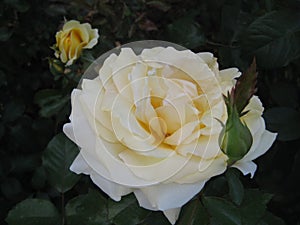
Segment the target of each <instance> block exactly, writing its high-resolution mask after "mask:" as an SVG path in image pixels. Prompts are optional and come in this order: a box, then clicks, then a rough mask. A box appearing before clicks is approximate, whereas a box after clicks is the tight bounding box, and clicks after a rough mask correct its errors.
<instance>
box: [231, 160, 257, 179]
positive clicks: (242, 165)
mask: <svg viewBox="0 0 300 225" xmlns="http://www.w3.org/2000/svg"><path fill="white" fill-rule="evenodd" d="M232 167H235V168H237V169H239V170H240V171H241V172H242V173H243V174H244V176H246V175H247V174H249V173H250V174H251V178H253V176H254V173H255V171H256V168H257V165H256V164H255V163H254V162H252V161H245V160H242V161H241V160H240V161H238V162H236V163H235V164H234V165H232Z"/></svg>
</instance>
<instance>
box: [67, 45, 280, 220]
mask: <svg viewBox="0 0 300 225" xmlns="http://www.w3.org/2000/svg"><path fill="white" fill-rule="evenodd" d="M239 76H240V72H239V71H238V69H236V68H230V69H225V70H219V68H218V63H217V60H216V58H214V57H213V55H212V54H211V53H198V54H195V53H193V52H191V51H189V50H183V51H178V50H176V49H174V48H173V47H156V48H150V49H144V50H143V51H142V52H141V54H138V55H136V54H135V53H134V51H133V50H132V49H131V48H122V49H121V52H120V54H119V55H116V54H111V55H110V56H109V57H108V58H107V59H106V60H105V61H104V63H103V65H102V67H101V69H100V71H99V76H97V77H96V78H94V79H84V80H83V81H82V83H81V89H75V90H74V91H73V92H72V113H71V115H70V120H71V123H68V124H65V126H64V132H65V133H66V135H67V136H68V137H69V138H70V139H72V140H73V141H74V142H75V143H76V144H77V145H78V146H79V147H80V149H81V151H80V154H79V155H78V156H77V158H76V159H75V160H74V162H73V164H72V166H71V170H72V171H74V172H75V173H84V174H88V175H90V177H91V179H92V180H93V182H94V183H95V184H96V185H97V186H99V187H100V188H101V189H102V190H103V191H104V192H105V193H107V194H108V195H109V196H110V197H111V198H112V199H114V200H116V201H118V200H120V199H121V197H122V196H124V195H127V194H129V193H131V192H133V193H134V194H135V196H136V198H137V200H138V202H139V204H140V205H141V206H142V207H144V208H146V209H150V210H161V211H163V212H164V214H165V215H166V217H167V218H168V219H169V221H170V222H171V223H172V224H174V223H175V222H176V220H177V218H178V215H179V212H180V208H181V207H182V206H183V205H184V204H185V203H186V202H188V201H189V200H190V199H191V198H192V197H193V196H195V195H196V194H197V193H198V192H199V191H200V190H201V189H202V188H203V186H204V184H205V182H207V181H208V180H209V179H210V178H211V177H213V176H216V175H219V174H221V173H223V172H224V171H225V170H226V167H227V160H228V157H227V156H226V155H225V154H224V153H223V152H222V151H221V150H220V147H219V143H218V138H219V135H220V132H221V130H222V125H221V123H220V121H222V122H223V123H224V122H225V121H226V119H227V114H226V107H225V103H224V100H223V97H222V95H223V94H226V93H227V91H228V90H230V89H231V88H232V87H233V85H234V84H235V78H237V77H239ZM245 110H246V111H247V110H249V112H248V113H246V114H245V115H244V116H243V117H242V121H243V122H244V123H246V124H247V126H248V127H249V129H250V131H251V134H252V136H253V144H252V146H251V149H250V150H249V152H248V153H247V154H246V155H245V156H244V157H243V158H242V159H241V160H239V161H237V162H236V163H234V164H233V165H232V166H233V167H236V168H238V169H240V170H241V171H242V172H243V174H245V175H246V174H248V173H250V174H251V176H253V174H254V172H255V170H256V165H255V164H254V163H253V162H252V160H253V159H255V158H257V157H259V156H260V155H262V154H264V153H265V152H266V151H267V150H268V149H269V147H270V146H271V144H272V143H273V141H274V140H275V137H276V135H275V134H273V133H270V132H269V131H267V130H266V129H265V123H264V120H263V118H262V116H261V115H262V112H263V107H262V104H261V102H260V100H259V99H258V97H257V96H254V97H252V98H251V100H250V102H249V104H248V105H247V107H246V108H245Z"/></svg>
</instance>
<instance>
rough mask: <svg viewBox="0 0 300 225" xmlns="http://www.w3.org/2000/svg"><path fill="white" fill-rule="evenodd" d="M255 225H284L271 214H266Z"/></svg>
mask: <svg viewBox="0 0 300 225" xmlns="http://www.w3.org/2000/svg"><path fill="white" fill-rule="evenodd" d="M257 225H285V222H284V221H283V220H282V219H281V218H279V217H277V216H274V215H273V214H272V213H270V212H267V213H266V214H265V215H264V217H263V218H262V220H261V221H259V223H258V224H257Z"/></svg>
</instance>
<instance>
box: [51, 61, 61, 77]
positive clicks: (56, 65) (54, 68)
mask: <svg viewBox="0 0 300 225" xmlns="http://www.w3.org/2000/svg"><path fill="white" fill-rule="evenodd" d="M49 68H50V71H51V73H52V74H53V75H58V74H63V73H64V69H65V66H64V64H63V63H62V62H61V61H60V60H58V59H49Z"/></svg>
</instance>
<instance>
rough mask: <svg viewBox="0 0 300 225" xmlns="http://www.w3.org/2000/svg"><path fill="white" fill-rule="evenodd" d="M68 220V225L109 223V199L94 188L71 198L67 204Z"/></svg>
mask: <svg viewBox="0 0 300 225" xmlns="http://www.w3.org/2000/svg"><path fill="white" fill-rule="evenodd" d="M66 220H67V224H68V225H83V224H84V225H106V224H107V225H109V224H110V223H108V222H107V199H106V198H104V197H103V196H102V195H101V194H100V193H99V192H97V191H94V190H90V191H89V193H88V194H85V195H80V196H78V197H75V198H73V199H71V200H70V201H69V202H68V203H67V205H66Z"/></svg>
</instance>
